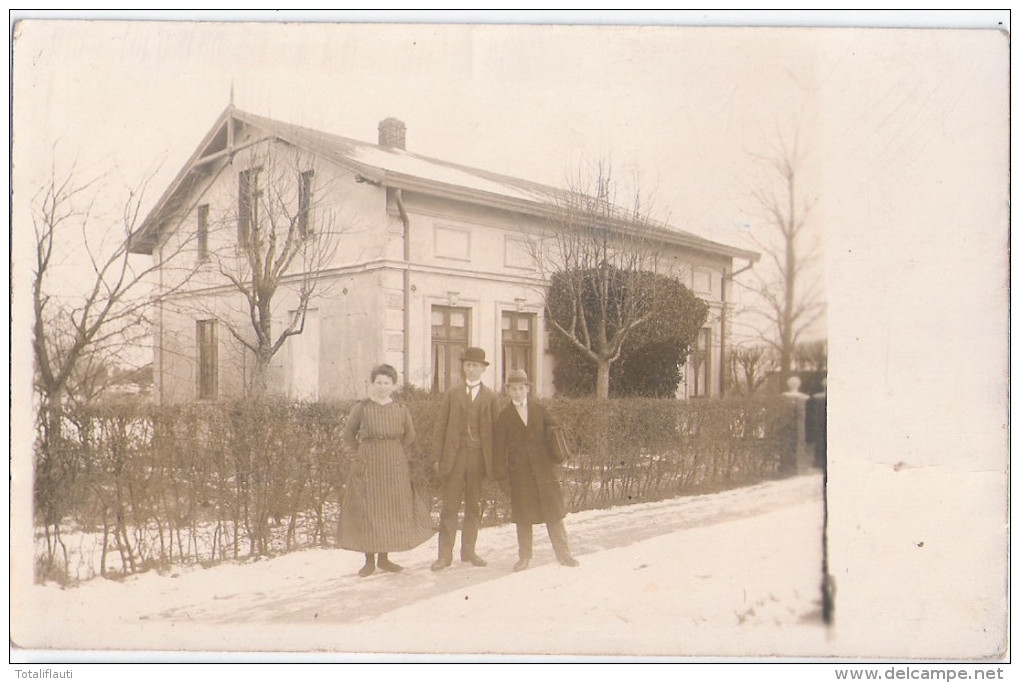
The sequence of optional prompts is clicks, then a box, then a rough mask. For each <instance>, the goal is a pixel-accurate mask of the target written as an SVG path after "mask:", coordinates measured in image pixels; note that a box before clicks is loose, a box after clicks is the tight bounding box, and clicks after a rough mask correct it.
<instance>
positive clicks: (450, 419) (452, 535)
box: [432, 346, 499, 571]
mask: <svg viewBox="0 0 1020 683" xmlns="http://www.w3.org/2000/svg"><path fill="white" fill-rule="evenodd" d="M460 361H461V363H460V364H461V374H462V375H463V376H464V382H462V383H460V384H458V385H456V386H454V387H451V388H450V389H448V390H447V392H446V393H445V394H444V395H443V402H442V405H441V406H440V408H439V415H438V416H437V417H436V427H435V433H434V434H433V450H434V451H435V458H436V469H437V471H438V472H439V475H440V478H441V481H442V486H441V488H440V494H441V496H442V504H443V508H442V512H441V513H440V515H439V557H438V559H436V561H435V562H433V563H432V571H439V570H441V569H445V568H446V567H449V566H450V565H451V564H453V544H454V541H455V540H456V538H457V516H458V513H459V512H460V506H461V504H463V505H464V529H463V531H462V532H461V537H460V559H461V561H462V562H469V563H471V564H472V565H474V566H476V567H484V566H485V565H486V564H488V563H487V562H486V561H485V560H484V559H482V558H481V557H479V555H478V553H476V552H475V541H476V540H477V539H478V523H479V520H480V518H481V511H482V481H483V480H484V479H485V478H487V477H491V476H492V437H493V423H494V422H495V419H496V415H497V414H498V412H499V397H498V396H497V395H496V392H495V391H493V390H492V389H490V388H489V387H487V386H485V385H484V384H482V382H481V378H482V373H483V372H484V371H485V368H486V367H488V365H489V363H488V362H487V361H486V360H485V350H484V349H480V348H477V347H474V346H472V347H469V348H468V349H466V350H465V351H464V355H463V356H461V359H460Z"/></svg>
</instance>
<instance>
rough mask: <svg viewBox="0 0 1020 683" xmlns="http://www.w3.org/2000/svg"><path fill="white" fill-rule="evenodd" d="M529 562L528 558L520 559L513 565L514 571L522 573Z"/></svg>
mask: <svg viewBox="0 0 1020 683" xmlns="http://www.w3.org/2000/svg"><path fill="white" fill-rule="evenodd" d="M530 562H531V560H530V559H529V558H526V557H522V558H521V559H519V560H517V563H516V564H514V571H515V572H523V571H524V570H525V569H527V568H528V564H529V563H530Z"/></svg>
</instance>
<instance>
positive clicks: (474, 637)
mask: <svg viewBox="0 0 1020 683" xmlns="http://www.w3.org/2000/svg"><path fill="white" fill-rule="evenodd" d="M821 493H822V491H821V478H820V476H819V475H809V476H803V477H796V478H793V479H788V480H783V481H777V482H769V483H765V484H760V485H755V486H751V487H747V488H743V489H735V490H732V491H726V492H722V493H718V494H712V495H703V496H694V497H686V498H677V499H673V500H668V501H662V502H658V503H646V504H638V505H633V506H627V507H619V508H613V509H609V510H591V511H586V512H583V513H578V514H575V515H570V516H568V518H567V531H568V534H569V536H570V541H571V545H572V548H573V550H574V553H575V555H576V556H577V557H578V559H579V560H580V561H581V566H580V567H579V568H576V569H570V568H566V567H561V566H560V565H559V564H557V563H555V560H554V558H553V554H552V550H551V548H550V546H549V541H548V538H547V537H546V535H545V534H544V529H542V527H539V528H537V529H536V534H535V559H534V561H533V563H532V566H531V568H530V569H529V570H528V571H525V572H521V573H518V574H515V573H513V572H512V565H513V563H514V561H515V560H516V536H515V533H514V527H513V525H505V526H502V527H499V528H494V529H483V530H482V532H481V534H480V537H479V546H478V548H479V552H480V553H481V554H483V555H484V556H485V557H486V558H487V559H488V560H489V566H488V567H485V568H475V567H471V566H469V565H465V564H461V563H459V562H455V563H454V565H453V567H451V568H449V569H446V570H444V571H442V572H431V571H429V564H430V563H431V562H432V560H433V559H434V557H435V540H434V539H433V540H432V541H430V542H428V543H426V544H424V545H422V546H421V547H419V548H417V549H415V550H414V551H411V552H407V553H400V554H398V555H395V556H394V559H395V560H397V561H398V562H400V563H401V564H404V565H405V566H406V567H407V568H406V569H405V571H404V572H403V573H400V574H386V573H381V572H377V573H376V574H375V575H373V576H371V577H368V578H367V579H363V578H361V577H359V576H357V574H356V571H357V569H358V568H359V567H360V565H361V562H362V557H361V555H359V554H357V553H353V552H347V551H341V550H308V551H302V552H296V553H291V554H288V555H285V556H281V557H278V558H274V559H271V560H262V561H253V562H246V563H244V564H233V565H222V566H218V567H214V568H211V569H205V570H203V569H193V570H187V571H181V572H177V573H174V574H171V575H169V576H166V575H163V576H161V575H158V574H155V573H149V574H144V575H139V576H134V577H130V578H128V579H126V580H124V581H121V582H112V581H104V580H101V579H100V580H94V581H90V582H87V583H86V584H83V585H81V586H79V587H77V588H73V589H67V590H63V589H59V588H57V587H55V586H42V587H35V588H34V589H33V590H32V591H30V596H27V600H28V602H29V603H30V604H29V605H26V608H27V609H29V610H31V613H32V614H34V615H37V616H39V617H40V618H38V619H30V620H28V621H29V623H28V624H26V625H24V626H23V627H22V628H16V629H14V632H13V635H14V637H15V640H16V642H19V644H21V645H25V646H30V647H38V648H42V647H46V646H58V647H61V648H69V647H75V648H86V649H98V648H104V647H106V648H109V647H111V646H112V647H117V648H128V649H146V650H163V649H189V650H220V649H223V650H265V651H276V650H281V649H282V650H294V651H309V650H312V651H329V652H422V653H428V652H450V653H456V652H463V653H472V652H547V653H548V652H559V653H571V654H582V653H587V654H593V653H611V652H622V653H634V654H640V653H644V654H697V653H702V654H705V653H711V654H724V653H725V652H724V650H727V649H729V647H728V646H726V645H725V643H726V642H727V637H725V636H723V635H722V633H723V632H729V631H730V630H732V629H737V630H738V632H739V631H742V632H743V634H744V639H743V640H740V641H738V642H736V644H735V647H736V648H737V651H738V652H741V651H742V652H747V651H748V650H747V649H746V648H747V647H748V641H747V640H746V637H747V636H748V635H749V634H750V633H751V632H753V631H755V630H756V629H755V627H756V626H763V625H764V626H767V627H768V634H769V635H767V636H766V637H765V639H764V640H763V641H762V644H761V645H760V647H762V648H764V650H763V651H765V652H769V651H778V650H775V649H774V648H777V647H782V648H785V649H784V650H782V651H786V652H790V653H791V654H792V650H791V648H793V649H797V648H795V647H793V646H791V645H790V644H789V636H790V631H789V629H791V628H792V629H794V630H800V631H805V629H806V631H805V632H806V633H807V634H808V637H807V641H808V642H809V643H811V646H810V647H808V650H807V651H808V652H811V651H813V652H819V651H820V649H821V647H822V646H821V645H820V643H821V640H822V638H823V635H822V634H823V632H824V629H823V628H821V627H820V625H819V622H818V620H817V609H818V602H817V600H818V583H819V578H820V563H821V540H820V538H821V512H822V507H821ZM763 525H764V526H763ZM777 626H779V627H784V626H785V627H788V629H787V630H786V631H783V630H782V629H780V631H778V632H777V631H776V630H775V629H776V627H777ZM720 629H722V632H720ZM757 630H758V631H759V632H761V629H757ZM19 633H20V636H19ZM779 636H782V639H780V640H775V639H776V638H778V637H779ZM774 640H775V642H773V641H774ZM721 643H722V645H721ZM783 643H786V645H783ZM720 647H722V648H723V650H720Z"/></svg>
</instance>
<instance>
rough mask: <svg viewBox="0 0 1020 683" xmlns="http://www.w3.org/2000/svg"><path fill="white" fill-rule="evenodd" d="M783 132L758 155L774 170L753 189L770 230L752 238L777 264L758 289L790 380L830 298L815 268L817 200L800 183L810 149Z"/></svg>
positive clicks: (769, 338) (763, 272)
mask: <svg viewBox="0 0 1020 683" xmlns="http://www.w3.org/2000/svg"><path fill="white" fill-rule="evenodd" d="M777 138H778V141H777V143H776V144H775V145H774V146H773V148H772V149H770V150H769V151H768V152H767V153H765V154H756V155H753V156H754V157H755V158H756V159H757V160H758V161H760V162H762V163H763V164H764V165H765V168H766V170H767V171H768V177H767V179H766V180H764V181H763V182H761V183H760V184H759V185H758V186H757V187H755V188H753V189H752V190H751V197H752V198H753V201H754V203H755V206H756V210H757V213H759V214H761V215H762V217H763V218H764V220H765V223H766V225H767V226H768V230H767V231H766V234H764V235H752V239H753V240H754V242H755V244H756V245H757V247H758V248H759V249H760V250H761V251H762V252H763V253H764V254H765V256H766V257H767V259H766V262H767V263H769V264H770V265H771V268H770V267H764V268H759V269H757V270H756V271H755V273H756V274H757V278H758V279H757V283H756V286H755V288H754V289H755V291H756V293H757V294H758V295H759V296H760V298H761V301H762V304H763V309H764V310H763V311H762V313H763V315H764V316H765V318H766V320H767V326H766V329H763V330H760V333H761V337H762V339H763V341H765V342H766V343H768V344H769V345H770V346H772V347H773V348H774V349H775V351H776V354H777V356H778V361H779V372H780V374H781V377H780V380H781V381H782V382H785V381H786V378H787V377H789V375H790V371H791V370H792V369H793V363H794V355H795V349H796V347H797V344H798V343H799V342H800V339H801V336H802V335H803V334H804V333H805V331H807V330H808V329H810V328H811V326H812V325H814V323H816V322H817V321H818V320H819V319H820V318H821V317H822V316H823V315H824V313H825V304H824V302H823V300H822V296H821V288H820V281H819V280H818V278H817V277H813V272H812V268H813V266H814V265H815V264H816V263H817V260H818V254H817V245H816V244H812V243H810V242H809V239H810V237H809V234H808V226H809V225H810V219H811V212H812V208H813V207H814V204H815V201H814V199H813V198H805V197H804V196H803V194H802V192H803V191H802V189H801V186H800V184H799V181H800V179H801V176H800V170H801V168H802V166H803V164H804V159H805V156H806V154H805V151H804V150H803V149H802V147H801V146H800V141H799V139H798V136H797V135H793V136H792V140H791V139H788V138H787V137H784V136H783V135H778V136H777Z"/></svg>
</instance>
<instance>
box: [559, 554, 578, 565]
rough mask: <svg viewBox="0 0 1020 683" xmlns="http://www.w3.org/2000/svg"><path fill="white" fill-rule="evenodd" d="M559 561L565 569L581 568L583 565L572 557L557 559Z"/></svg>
mask: <svg viewBox="0 0 1020 683" xmlns="http://www.w3.org/2000/svg"><path fill="white" fill-rule="evenodd" d="M557 559H559V561H560V564H562V565H563V566H564V567H579V566H581V563H580V562H578V561H577V560H575V559H574V558H573V557H571V556H570V555H566V556H564V557H560V558H557Z"/></svg>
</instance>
